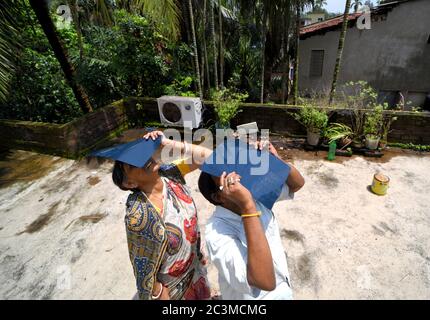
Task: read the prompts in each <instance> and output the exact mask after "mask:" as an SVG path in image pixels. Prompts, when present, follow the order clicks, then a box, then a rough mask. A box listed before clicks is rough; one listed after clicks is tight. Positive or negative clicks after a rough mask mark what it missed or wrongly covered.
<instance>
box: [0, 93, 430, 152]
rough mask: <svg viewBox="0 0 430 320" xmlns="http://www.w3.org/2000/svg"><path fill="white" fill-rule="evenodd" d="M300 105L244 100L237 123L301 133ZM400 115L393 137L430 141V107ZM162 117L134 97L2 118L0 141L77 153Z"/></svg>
mask: <svg viewBox="0 0 430 320" xmlns="http://www.w3.org/2000/svg"><path fill="white" fill-rule="evenodd" d="M299 109H300V107H294V106H282V105H260V104H242V105H241V112H240V113H239V114H238V116H237V117H236V118H235V119H233V120H232V122H231V125H232V128H235V127H236V125H238V124H242V123H247V122H253V121H256V122H257V124H258V126H259V128H260V129H269V130H270V131H271V132H276V133H281V134H285V135H289V136H292V137H295V136H304V135H305V134H306V130H305V129H304V128H303V126H302V125H300V124H299V123H298V122H297V121H296V120H295V119H294V117H293V115H292V114H294V113H296V112H298V110H299ZM387 112H389V113H393V114H395V115H396V116H397V117H398V120H397V121H396V122H394V124H393V125H392V131H391V132H390V134H389V136H388V140H389V142H398V143H414V144H422V145H430V113H428V114H427V113H414V112H393V111H387ZM214 120H215V117H214V112H213V105H212V103H210V102H206V103H205V112H204V122H205V124H206V125H210V124H213V123H214ZM151 121H156V122H159V121H160V118H159V115H158V106H157V101H156V99H151V98H135V97H130V98H126V99H124V100H121V101H118V102H115V103H113V104H111V105H108V106H106V107H104V108H102V109H99V110H97V111H95V112H94V113H90V114H87V115H85V116H83V117H81V118H79V119H76V120H74V121H72V122H69V123H66V124H63V125H58V124H48V123H38V122H28V121H17V120H0V146H2V147H6V148H15V149H25V150H33V151H38V152H43V153H50V154H56V155H61V156H65V157H71V158H76V157H79V156H81V155H84V154H85V153H87V152H88V151H89V150H92V149H95V148H97V147H100V146H103V145H104V144H105V142H106V141H107V140H108V139H109V138H111V137H113V136H115V135H116V134H118V133H120V132H121V131H122V130H124V129H126V128H128V127H143V126H144V125H145V123H148V122H151ZM330 121H331V122H341V123H346V124H350V122H351V117H350V115H349V111H348V110H345V109H338V110H335V111H333V112H332V115H331V118H330Z"/></svg>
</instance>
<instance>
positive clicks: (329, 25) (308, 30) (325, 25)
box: [300, 0, 413, 38]
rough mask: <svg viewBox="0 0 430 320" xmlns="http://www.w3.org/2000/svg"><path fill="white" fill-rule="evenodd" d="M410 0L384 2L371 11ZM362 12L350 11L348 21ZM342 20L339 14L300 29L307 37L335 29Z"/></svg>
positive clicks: (385, 9) (378, 10) (391, 6)
mask: <svg viewBox="0 0 430 320" xmlns="http://www.w3.org/2000/svg"><path fill="white" fill-rule="evenodd" d="M409 1H413V0H397V1H392V2H388V3H384V4H381V5H379V6H377V7H375V8H373V9H371V12H372V14H379V13H384V12H387V11H389V10H391V9H392V8H393V7H395V6H397V5H399V4H402V3H405V2H409ZM362 14H363V13H362V12H357V13H350V14H349V15H348V21H355V20H357V18H358V17H359V16H361V15H362ZM342 22H343V14H342V15H339V16H337V17H334V18H331V19H329V20H325V21H322V22H317V23H313V24H310V25H307V26H305V27H302V28H301V29H300V36H301V37H304V38H307V37H309V36H311V35H312V34H313V33H320V32H326V31H329V30H333V29H336V28H337V27H338V26H341V25H342Z"/></svg>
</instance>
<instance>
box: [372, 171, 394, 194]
mask: <svg viewBox="0 0 430 320" xmlns="http://www.w3.org/2000/svg"><path fill="white" fill-rule="evenodd" d="M389 183H390V178H388V177H387V176H386V175H384V174H382V173H376V174H375V175H374V176H373V182H372V187H371V189H372V191H373V193H375V194H377V195H380V196H384V195H386V194H387V190H388V187H389Z"/></svg>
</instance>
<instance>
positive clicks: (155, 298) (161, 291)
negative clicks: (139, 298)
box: [152, 282, 164, 300]
mask: <svg viewBox="0 0 430 320" xmlns="http://www.w3.org/2000/svg"><path fill="white" fill-rule="evenodd" d="M160 286H161V289H160V292H159V293H158V294H157V295H156V296H154V295H153V296H152V299H153V300H157V299H158V298H160V297H161V294H162V293H163V289H164V287H163V285H162V284H161V282H160Z"/></svg>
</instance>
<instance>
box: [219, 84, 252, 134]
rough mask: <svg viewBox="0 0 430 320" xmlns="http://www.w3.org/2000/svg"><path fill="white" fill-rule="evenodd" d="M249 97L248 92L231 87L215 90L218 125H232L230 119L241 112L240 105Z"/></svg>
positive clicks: (224, 126)
mask: <svg viewBox="0 0 430 320" xmlns="http://www.w3.org/2000/svg"><path fill="white" fill-rule="evenodd" d="M247 97H248V95H247V94H243V93H238V92H234V91H231V90H229V89H222V90H219V91H215V92H214V93H213V94H212V100H213V103H214V109H215V113H216V115H217V120H218V125H219V126H220V127H222V128H227V127H229V126H230V120H231V119H233V118H234V117H235V116H236V115H237V114H238V113H239V112H240V110H239V105H240V103H241V102H242V101H244V100H245V99H246V98H247Z"/></svg>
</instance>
